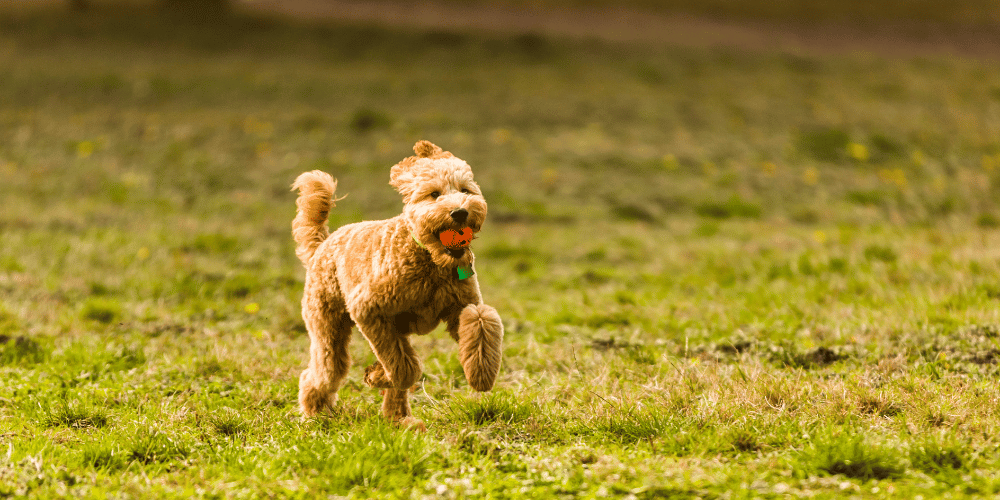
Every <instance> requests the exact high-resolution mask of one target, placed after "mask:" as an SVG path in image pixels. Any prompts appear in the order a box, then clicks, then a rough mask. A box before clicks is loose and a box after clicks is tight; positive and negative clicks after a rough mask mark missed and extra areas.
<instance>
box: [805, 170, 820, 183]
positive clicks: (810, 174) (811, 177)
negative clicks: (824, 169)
mask: <svg viewBox="0 0 1000 500" xmlns="http://www.w3.org/2000/svg"><path fill="white" fill-rule="evenodd" d="M802 182H804V183H806V184H807V185H810V186H815V185H816V184H819V170H818V169H816V167H809V168H807V169H806V171H805V172H802Z"/></svg>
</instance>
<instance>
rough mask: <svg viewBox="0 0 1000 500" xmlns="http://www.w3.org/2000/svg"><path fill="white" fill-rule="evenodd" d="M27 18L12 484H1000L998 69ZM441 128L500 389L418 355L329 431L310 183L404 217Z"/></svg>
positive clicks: (20, 73)
mask: <svg viewBox="0 0 1000 500" xmlns="http://www.w3.org/2000/svg"><path fill="white" fill-rule="evenodd" d="M98 14H100V15H97V14H90V15H85V16H81V15H76V14H69V13H57V14H49V13H27V14H24V13H22V14H19V15H18V16H11V17H7V18H0V102H3V103H4V106H3V107H2V108H0V176H2V177H0V178H2V179H3V183H2V184H0V201H2V206H3V210H2V211H0V291H2V293H0V335H2V336H3V337H2V344H0V345H2V350H0V372H2V375H0V436H2V437H0V451H2V452H0V494H3V495H5V496H28V497H34V498H51V497H74V498H78V497H92V498H106V497H108V496H110V495H117V496H120V497H125V498H130V497H145V498H148V497H151V496H156V497H167V498H172V497H184V498H190V497H212V498H217V497H227V498H244V497H265V496H271V497H280V498H289V497H294V498H300V497H301V498H312V497H315V496H318V495H319V496H349V497H357V498H368V497H372V496H384V497H406V498H410V497H421V496H426V497H431V498H433V497H445V498H459V497H473V496H487V495H488V496H492V497H497V498H520V497H525V498H537V497H549V496H556V497H559V496H563V497H574V496H581V497H588V498H590V497H597V496H603V495H616V496H622V497H630V496H631V497H636V498H656V497H665V498H666V497H669V498H675V497H677V498H695V497H701V498H752V497H763V498H772V497H780V496H786V495H791V496H803V495H811V496H817V497H820V498H841V497H843V496H844V495H845V494H850V495H852V496H856V497H859V498H869V497H870V498H885V497H893V498H913V497H914V496H915V495H917V494H920V495H923V496H924V497H925V498H930V497H935V496H944V495H945V494H948V495H950V496H951V497H954V498H960V497H983V496H990V495H995V494H997V493H998V492H1000V475H998V473H997V472H996V471H997V470H998V467H997V465H998V461H1000V454H998V452H997V446H996V445H997V441H996V436H997V435H1000V433H998V430H1000V429H998V424H1000V417H998V414H997V408H998V404H997V403H998V396H1000V394H998V393H1000V389H998V388H997V384H996V377H997V374H998V370H997V367H998V362H1000V345H998V342H1000V340H998V338H1000V330H998V325H1000V280H998V272H1000V211H998V208H997V206H996V201H995V200H996V199H997V198H998V195H1000V140H998V139H997V138H998V137H1000V134H998V130H1000V76H998V75H1000V72H998V71H997V69H998V63H997V62H996V61H994V60H990V59H974V58H943V57H937V56H934V55H923V56H922V57H889V56H887V55H878V54H872V53H868V54H850V53H838V54H833V55H831V54H826V53H789V52H784V51H780V50H779V51H774V52H770V51H763V50H762V51H757V52H748V51H744V50H737V49H727V48H717V47H716V48H713V47H674V46H663V45H655V44H654V45H649V44H642V43H632V42H629V43H623V42H608V41H600V40H593V39H576V40H574V39H563V38H549V37H546V36H540V35H517V36H504V35H500V34H489V33H470V32H467V31H461V30H459V31H447V30H441V29H437V30H430V31H423V30H417V29H408V30H399V29H396V28H378V27H371V26H368V27H357V26H352V25H345V24H320V23H306V24H296V23H292V22H285V21H275V20H270V19H266V18H256V17H243V16H238V17H235V18H231V19H228V20H225V21H223V22H213V23H206V24H200V23H195V24H184V23H169V22H167V21H176V20H171V19H166V20H165V19H164V18H162V16H164V15H169V14H163V13H148V12H144V11H131V10H126V11H119V13H118V14H113V13H108V12H103V11H102V12H99V13H98ZM417 139H429V140H432V141H433V142H435V143H437V144H438V145H440V146H442V147H445V148H446V149H448V150H450V151H452V152H454V153H455V154H456V155H458V156H459V157H461V158H463V159H464V160H466V161H468V162H469V163H470V164H471V165H472V166H473V169H474V171H475V172H476V180H477V182H478V183H479V184H480V185H481V186H482V187H483V189H484V194H485V196H486V199H487V200H488V201H489V202H490V215H489V217H488V219H487V222H486V225H485V226H484V228H483V231H482V232H481V233H480V238H479V239H477V240H476V241H475V242H474V244H473V248H474V250H475V252H476V255H477V272H478V274H479V277H480V283H481V285H482V289H483V293H484V296H485V297H486V299H487V302H488V303H490V304H492V305H494V306H496V307H497V309H498V310H499V311H500V313H501V315H502V317H503V318H504V320H505V327H506V332H507V334H506V339H505V342H506V346H505V352H504V356H505V358H504V365H503V367H502V369H501V373H500V377H499V380H498V382H497V386H496V388H495V390H494V392H493V393H491V394H489V395H486V396H477V395H475V394H473V393H471V391H469V389H468V387H467V385H466V383H465V381H464V376H463V374H462V370H461V367H460V365H459V363H458V357H457V349H456V347H455V345H454V343H453V341H452V340H451V339H450V338H448V336H447V334H446V333H445V332H444V331H443V330H440V331H438V332H435V333H432V334H431V335H429V336H427V337H421V338H419V339H417V340H416V344H417V346H416V347H417V350H418V352H420V353H421V354H422V356H423V359H424V378H423V380H422V383H421V384H420V387H419V388H418V390H417V391H416V392H415V393H414V395H413V406H414V411H415V413H416V415H417V416H418V417H420V418H421V419H422V420H424V422H426V424H427V426H428V432H427V433H426V434H414V433H410V432H405V431H401V430H399V429H395V428H393V427H391V426H389V425H387V424H385V423H384V422H383V421H382V420H381V418H380V417H379V416H378V395H377V393H376V392H375V391H372V390H370V389H368V388H366V387H364V386H363V384H362V383H361V375H362V373H361V369H362V368H363V366H365V365H367V364H369V363H370V362H371V361H372V360H373V357H372V355H371V353H370V352H369V350H368V348H367V346H366V345H365V343H364V342H363V341H362V340H361V339H360V338H355V343H354V345H353V354H354V357H355V359H356V365H357V368H356V369H355V370H354V371H353V372H352V373H351V375H350V376H349V380H348V382H347V383H346V386H345V388H344V389H343V390H342V391H341V407H340V409H339V411H338V412H336V414H334V415H332V416H329V417H322V418H316V419H310V420H306V421H304V422H303V421H300V419H299V415H298V413H297V409H296V391H297V387H296V384H297V374H298V373H299V372H300V371H301V370H302V368H303V366H304V363H305V361H306V359H307V352H306V349H307V344H308V339H307V337H306V334H305V332H304V329H303V325H302V322H301V319H300V316H299V299H300V297H301V295H300V294H301V292H302V288H303V283H302V278H303V270H302V268H301V264H300V263H299V262H298V260H297V258H296V257H295V253H294V248H293V242H292V240H291V235H290V222H291V219H292V217H293V216H294V211H295V207H294V194H293V193H292V192H291V191H290V190H289V187H290V184H291V182H292V181H293V180H294V178H295V176H296V175H297V174H299V173H301V172H303V171H306V170H311V169H316V168H318V169H323V170H326V171H328V172H330V173H332V174H333V175H335V176H336V177H338V178H339V180H340V185H339V191H340V192H341V193H342V194H347V198H346V199H344V200H342V201H341V202H339V203H338V207H337V208H336V209H335V210H334V212H333V213H332V214H331V219H332V220H331V222H332V225H334V226H336V225H339V224H344V223H348V222H354V221H358V220H362V219H370V218H384V217H389V216H392V215H394V214H396V213H398V212H399V210H400V209H401V202H400V200H399V199H398V195H396V194H395V192H394V191H393V190H392V188H391V187H390V186H389V185H388V180H389V177H388V169H389V167H390V166H391V165H392V164H393V163H395V162H396V161H398V160H399V159H400V158H402V157H404V156H406V155H408V154H410V153H409V151H410V150H409V148H410V147H411V146H412V145H413V143H414V142H415V141H416V140H417Z"/></svg>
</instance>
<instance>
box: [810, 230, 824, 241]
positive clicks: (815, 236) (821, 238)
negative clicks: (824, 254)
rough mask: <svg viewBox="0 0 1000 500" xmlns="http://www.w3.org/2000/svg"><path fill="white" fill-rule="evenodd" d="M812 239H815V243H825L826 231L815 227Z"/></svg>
mask: <svg viewBox="0 0 1000 500" xmlns="http://www.w3.org/2000/svg"><path fill="white" fill-rule="evenodd" d="M813 239H814V240H816V243H819V244H820V245H822V244H823V243H826V233H825V232H823V231H820V230H818V229H817V230H816V232H814V233H813Z"/></svg>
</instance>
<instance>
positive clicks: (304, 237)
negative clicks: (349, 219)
mask: <svg viewBox="0 0 1000 500" xmlns="http://www.w3.org/2000/svg"><path fill="white" fill-rule="evenodd" d="M296 189H298V190H299V198H298V199H297V200H295V205H296V206H297V207H298V208H299V209H298V212H297V213H296V214H295V219H294V220H292V237H293V238H295V255H297V256H298V257H299V260H301V261H302V264H304V265H306V266H308V265H309V261H310V260H312V257H313V254H314V253H316V249H317V248H318V247H319V245H320V243H323V241H324V240H326V237H327V236H329V235H330V228H329V227H328V226H327V223H326V221H327V217H329V215H330V208H331V207H333V206H335V204H334V202H335V201H337V200H335V199H334V198H333V195H334V193H335V192H336V190H337V181H336V179H334V178H333V177H330V174H328V173H326V172H321V171H319V170H313V171H312V172H306V173H304V174H302V175H299V177H298V178H297V179H295V182H294V183H293V184H292V190H293V191H294V190H296Z"/></svg>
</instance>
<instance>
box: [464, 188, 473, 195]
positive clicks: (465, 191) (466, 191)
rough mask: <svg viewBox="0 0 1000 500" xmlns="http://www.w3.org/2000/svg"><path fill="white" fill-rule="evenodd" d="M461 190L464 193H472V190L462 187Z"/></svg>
mask: <svg viewBox="0 0 1000 500" xmlns="http://www.w3.org/2000/svg"><path fill="white" fill-rule="evenodd" d="M462 192H463V193H465V194H472V192H471V191H469V190H468V189H463V190H462Z"/></svg>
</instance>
